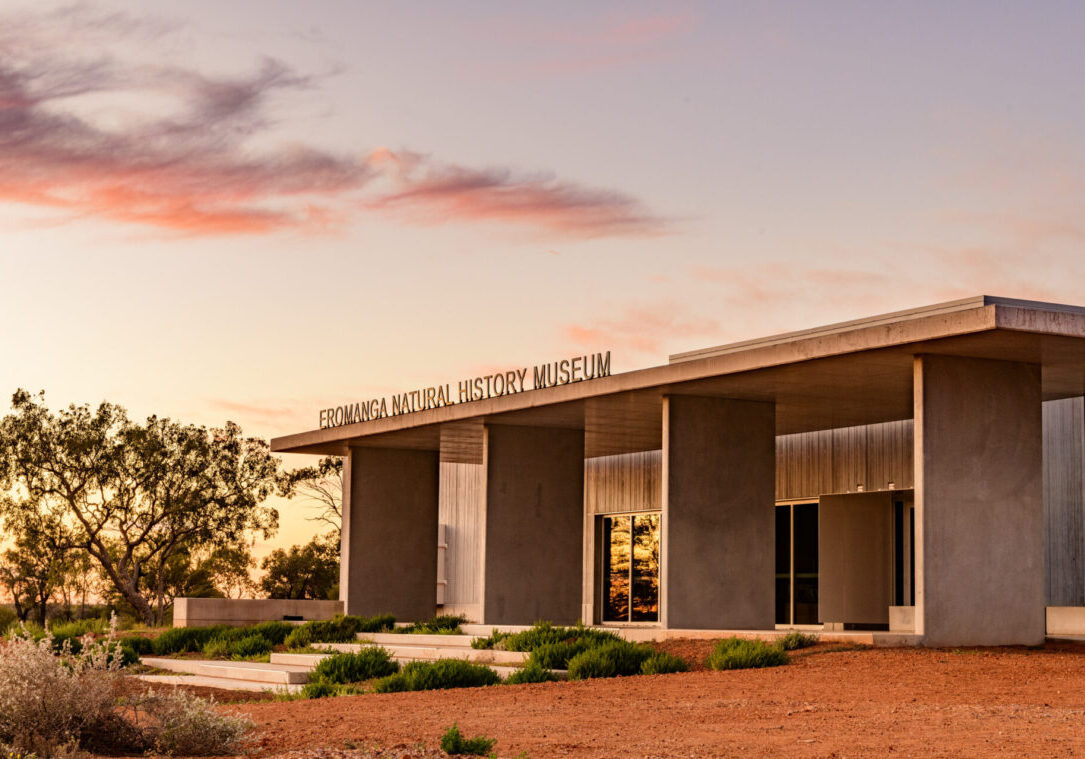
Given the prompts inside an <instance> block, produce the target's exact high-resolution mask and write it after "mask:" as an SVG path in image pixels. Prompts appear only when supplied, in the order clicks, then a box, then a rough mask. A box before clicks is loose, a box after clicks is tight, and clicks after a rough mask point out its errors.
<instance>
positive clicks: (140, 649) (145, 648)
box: [120, 635, 154, 655]
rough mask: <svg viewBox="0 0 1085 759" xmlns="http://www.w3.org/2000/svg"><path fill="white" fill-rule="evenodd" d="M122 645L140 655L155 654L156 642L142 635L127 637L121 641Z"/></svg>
mask: <svg viewBox="0 0 1085 759" xmlns="http://www.w3.org/2000/svg"><path fill="white" fill-rule="evenodd" d="M120 644H121V645H122V646H124V647H125V648H130V649H132V650H133V651H135V652H136V653H137V654H140V655H142V654H150V653H154V641H153V640H151V639H150V638H144V637H143V636H142V635H125V636H124V637H123V638H121V639H120Z"/></svg>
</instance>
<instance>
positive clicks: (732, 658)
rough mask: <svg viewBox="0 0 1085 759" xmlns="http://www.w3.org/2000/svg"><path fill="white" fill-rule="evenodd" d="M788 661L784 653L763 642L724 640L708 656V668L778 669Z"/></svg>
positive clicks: (737, 639) (736, 639) (780, 649)
mask: <svg viewBox="0 0 1085 759" xmlns="http://www.w3.org/2000/svg"><path fill="white" fill-rule="evenodd" d="M788 661H790V659H789V658H788V655H787V652H786V651H784V650H783V649H782V648H777V647H776V646H770V645H768V644H766V643H765V642H764V641H760V640H745V639H742V638H724V639H723V640H721V641H719V642H718V643H717V644H716V647H715V648H714V649H713V651H712V653H711V654H709V657H708V666H709V667H711V668H712V669H753V668H757V667H778V666H780V665H782V664H787V663H788Z"/></svg>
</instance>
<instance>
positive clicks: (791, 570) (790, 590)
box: [776, 503, 820, 625]
mask: <svg viewBox="0 0 1085 759" xmlns="http://www.w3.org/2000/svg"><path fill="white" fill-rule="evenodd" d="M819 621H820V620H819V618H818V505H817V504H816V503H797V504H787V505H784V506H777V507H776V624H779V625H788V624H794V625H816V624H818V622H819Z"/></svg>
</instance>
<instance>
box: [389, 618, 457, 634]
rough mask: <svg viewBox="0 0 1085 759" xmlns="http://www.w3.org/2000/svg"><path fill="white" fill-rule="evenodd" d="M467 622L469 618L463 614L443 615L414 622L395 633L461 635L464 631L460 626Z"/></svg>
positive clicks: (394, 630)
mask: <svg viewBox="0 0 1085 759" xmlns="http://www.w3.org/2000/svg"><path fill="white" fill-rule="evenodd" d="M466 621H467V617H465V616H463V615H462V614H457V615H452V614H441V615H439V616H436V617H431V618H430V619H427V620H426V621H424V622H414V623H413V624H410V625H407V626H406V627H397V628H394V629H393V632H397V633H408V634H409V633H419V634H426V635H459V634H460V633H461V632H462V631H461V630H460V625H462V624H463V623H464V622H466Z"/></svg>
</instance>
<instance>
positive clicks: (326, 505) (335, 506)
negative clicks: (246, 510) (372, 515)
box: [279, 456, 343, 541]
mask: <svg viewBox="0 0 1085 759" xmlns="http://www.w3.org/2000/svg"><path fill="white" fill-rule="evenodd" d="M279 487H280V494H281V495H283V496H285V497H287V498H293V497H294V496H298V497H299V498H304V499H305V500H307V501H310V502H311V503H312V504H313V506H314V507H315V508H314V511H315V512H316V515H315V516H312V517H308V519H309V521H311V522H323V523H324V524H326V525H327V526H328V527H330V528H331V529H332V538H331V539H332V540H334V541H338V540H339V533H340V532H341V531H342V529H343V459H342V458H341V457H339V456H325V457H324V458H322V459H320V461H318V462H317V463H316V464H315V465H313V466H306V467H298V468H297V469H293V470H291V471H289V472H286V473H285V474H284V475H283V476H282V479H281V481H280V483H279Z"/></svg>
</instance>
